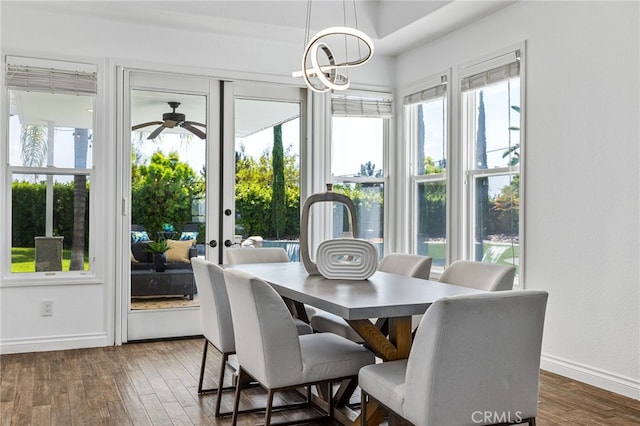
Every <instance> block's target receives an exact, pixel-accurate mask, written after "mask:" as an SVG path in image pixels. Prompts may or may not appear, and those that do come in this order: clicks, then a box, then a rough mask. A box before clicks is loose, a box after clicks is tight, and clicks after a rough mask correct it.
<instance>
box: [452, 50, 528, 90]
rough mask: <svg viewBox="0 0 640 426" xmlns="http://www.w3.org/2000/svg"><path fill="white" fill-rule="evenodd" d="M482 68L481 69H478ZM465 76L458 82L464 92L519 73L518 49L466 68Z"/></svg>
mask: <svg viewBox="0 0 640 426" xmlns="http://www.w3.org/2000/svg"><path fill="white" fill-rule="evenodd" d="M481 68H484V70H482V71H478V69H481ZM467 74H468V75H467V76H466V77H464V78H463V79H462V80H461V82H460V89H461V90H462V91H463V92H465V91H469V90H474V89H477V88H479V87H483V86H488V85H490V84H493V83H498V82H500V81H504V80H507V79H509V78H512V77H517V76H518V75H520V51H519V50H517V51H515V52H511V53H508V54H506V55H502V56H499V57H497V58H494V59H492V60H489V61H486V62H482V63H480V64H477V65H474V66H473V67H470V68H469V69H467Z"/></svg>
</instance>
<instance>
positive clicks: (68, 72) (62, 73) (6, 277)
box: [0, 55, 100, 287]
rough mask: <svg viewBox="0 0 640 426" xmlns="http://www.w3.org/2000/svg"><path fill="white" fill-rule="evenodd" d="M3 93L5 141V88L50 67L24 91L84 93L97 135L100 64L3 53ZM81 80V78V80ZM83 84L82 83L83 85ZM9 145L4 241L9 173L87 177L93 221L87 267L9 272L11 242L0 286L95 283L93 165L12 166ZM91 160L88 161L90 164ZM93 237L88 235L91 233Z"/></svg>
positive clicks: (2, 253)
mask: <svg viewBox="0 0 640 426" xmlns="http://www.w3.org/2000/svg"><path fill="white" fill-rule="evenodd" d="M3 68H4V69H3V74H2V75H3V77H4V79H3V83H4V84H3V86H4V87H3V96H4V98H5V100H4V102H3V105H2V114H3V117H2V122H3V123H4V124H5V126H4V128H5V133H4V136H5V140H6V141H9V121H8V116H9V112H10V108H9V106H8V102H9V91H10V90H14V91H20V90H23V88H27V87H29V86H30V85H31V84H32V83H31V81H30V80H29V79H30V78H31V77H30V76H29V75H28V73H26V72H24V71H25V70H26V69H27V68H33V69H34V70H36V72H37V74H38V75H39V77H42V76H44V74H45V73H46V72H47V71H48V70H50V77H49V78H50V79H51V81H50V82H49V83H47V82H46V81H42V80H38V81H36V83H34V84H35V87H32V88H31V87H29V88H28V89H27V90H25V91H31V90H33V91H46V92H49V91H48V90H46V88H45V87H44V86H45V85H46V84H51V85H53V86H55V87H56V88H57V89H58V90H55V91H54V90H52V91H50V92H49V93H60V94H65V93H66V94H69V93H75V94H78V95H87V96H92V97H93V108H94V113H93V123H92V135H93V138H94V143H95V141H96V140H97V139H99V138H98V131H97V122H96V117H97V116H98V114H97V113H96V111H95V110H96V109H97V108H98V104H99V101H98V83H97V81H98V80H97V75H98V73H99V69H100V67H99V66H98V65H97V64H95V63H88V62H76V61H60V60H51V59H43V58H34V57H26V56H12V55H5V56H3ZM16 70H18V73H17V74H15V71H16ZM10 73H11V74H13V76H15V75H18V79H17V80H14V81H10V76H9V74H10ZM74 73H78V74H84V75H87V74H94V78H95V82H94V83H86V81H85V82H83V81H81V82H80V84H76V82H74ZM81 80H82V79H81ZM85 83H86V84H85ZM9 150H10V144H9V143H8V142H7V143H6V144H5V149H4V152H3V155H4V156H5V158H6V164H7V168H6V173H5V175H4V178H3V182H2V187H4V188H5V199H4V201H5V204H4V205H5V208H4V209H3V212H2V215H3V217H4V218H5V220H4V221H3V222H4V228H3V229H2V234H3V235H4V236H5V238H4V239H5V241H10V238H11V234H12V223H13V218H12V204H13V203H12V187H11V185H12V182H13V178H12V176H13V175H14V174H40V175H54V176H55V175H67V176H77V175H85V176H87V178H88V182H90V185H91V195H90V196H89V200H88V202H89V206H88V208H89V212H91V213H90V217H91V218H92V219H93V220H90V221H89V223H88V231H87V232H88V233H89V235H90V238H89V243H88V244H89V246H88V247H87V251H88V253H89V254H88V256H89V269H88V270H82V271H46V272H28V273H23V272H21V273H17V272H15V273H14V272H11V244H8V245H5V247H4V249H3V250H0V258H1V259H0V262H2V264H3V266H4V267H3V268H2V269H3V271H4V273H3V276H2V277H1V278H2V283H1V284H0V286H3V287H11V286H30V285H41V284H42V283H44V282H45V281H46V284H47V285H55V284H64V285H66V284H89V283H95V282H96V278H97V277H96V269H95V264H94V260H95V244H96V237H95V235H96V219H95V218H96V215H95V213H94V212H96V211H97V208H96V200H97V199H98V198H99V197H97V196H96V195H95V194H96V190H97V189H98V188H99V185H96V173H95V167H92V168H51V167H29V166H16V165H12V164H10V161H9V158H10V153H9ZM92 155H93V160H94V159H95V158H96V149H95V146H94V149H93V152H92ZM93 160H92V163H93ZM92 235H93V236H94V237H91V236H92Z"/></svg>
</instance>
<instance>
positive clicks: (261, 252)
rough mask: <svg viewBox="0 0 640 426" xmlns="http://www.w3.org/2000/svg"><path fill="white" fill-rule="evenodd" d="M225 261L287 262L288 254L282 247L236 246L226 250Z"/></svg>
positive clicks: (229, 262)
mask: <svg viewBox="0 0 640 426" xmlns="http://www.w3.org/2000/svg"><path fill="white" fill-rule="evenodd" d="M226 254H227V263H228V264H229V265H238V264H242V263H275V262H289V256H288V255H287V252H286V251H285V249H283V248H282V247H262V248H236V249H230V250H227V251H226Z"/></svg>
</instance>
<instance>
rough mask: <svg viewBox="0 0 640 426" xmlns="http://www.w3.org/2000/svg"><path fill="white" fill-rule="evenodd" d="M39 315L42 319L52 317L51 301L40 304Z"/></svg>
mask: <svg viewBox="0 0 640 426" xmlns="http://www.w3.org/2000/svg"><path fill="white" fill-rule="evenodd" d="M40 315H41V316H43V317H49V316H51V315H53V300H43V301H41V302H40Z"/></svg>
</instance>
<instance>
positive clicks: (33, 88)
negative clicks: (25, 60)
mask: <svg viewBox="0 0 640 426" xmlns="http://www.w3.org/2000/svg"><path fill="white" fill-rule="evenodd" d="M5 75H6V87H8V88H9V89H19V90H24V91H27V92H48V93H63V94H72V95H95V94H96V93H97V78H96V73H95V72H85V71H69V70H60V69H53V68H41V67H34V66H27V65H14V64H7V67H6V73H5Z"/></svg>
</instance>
